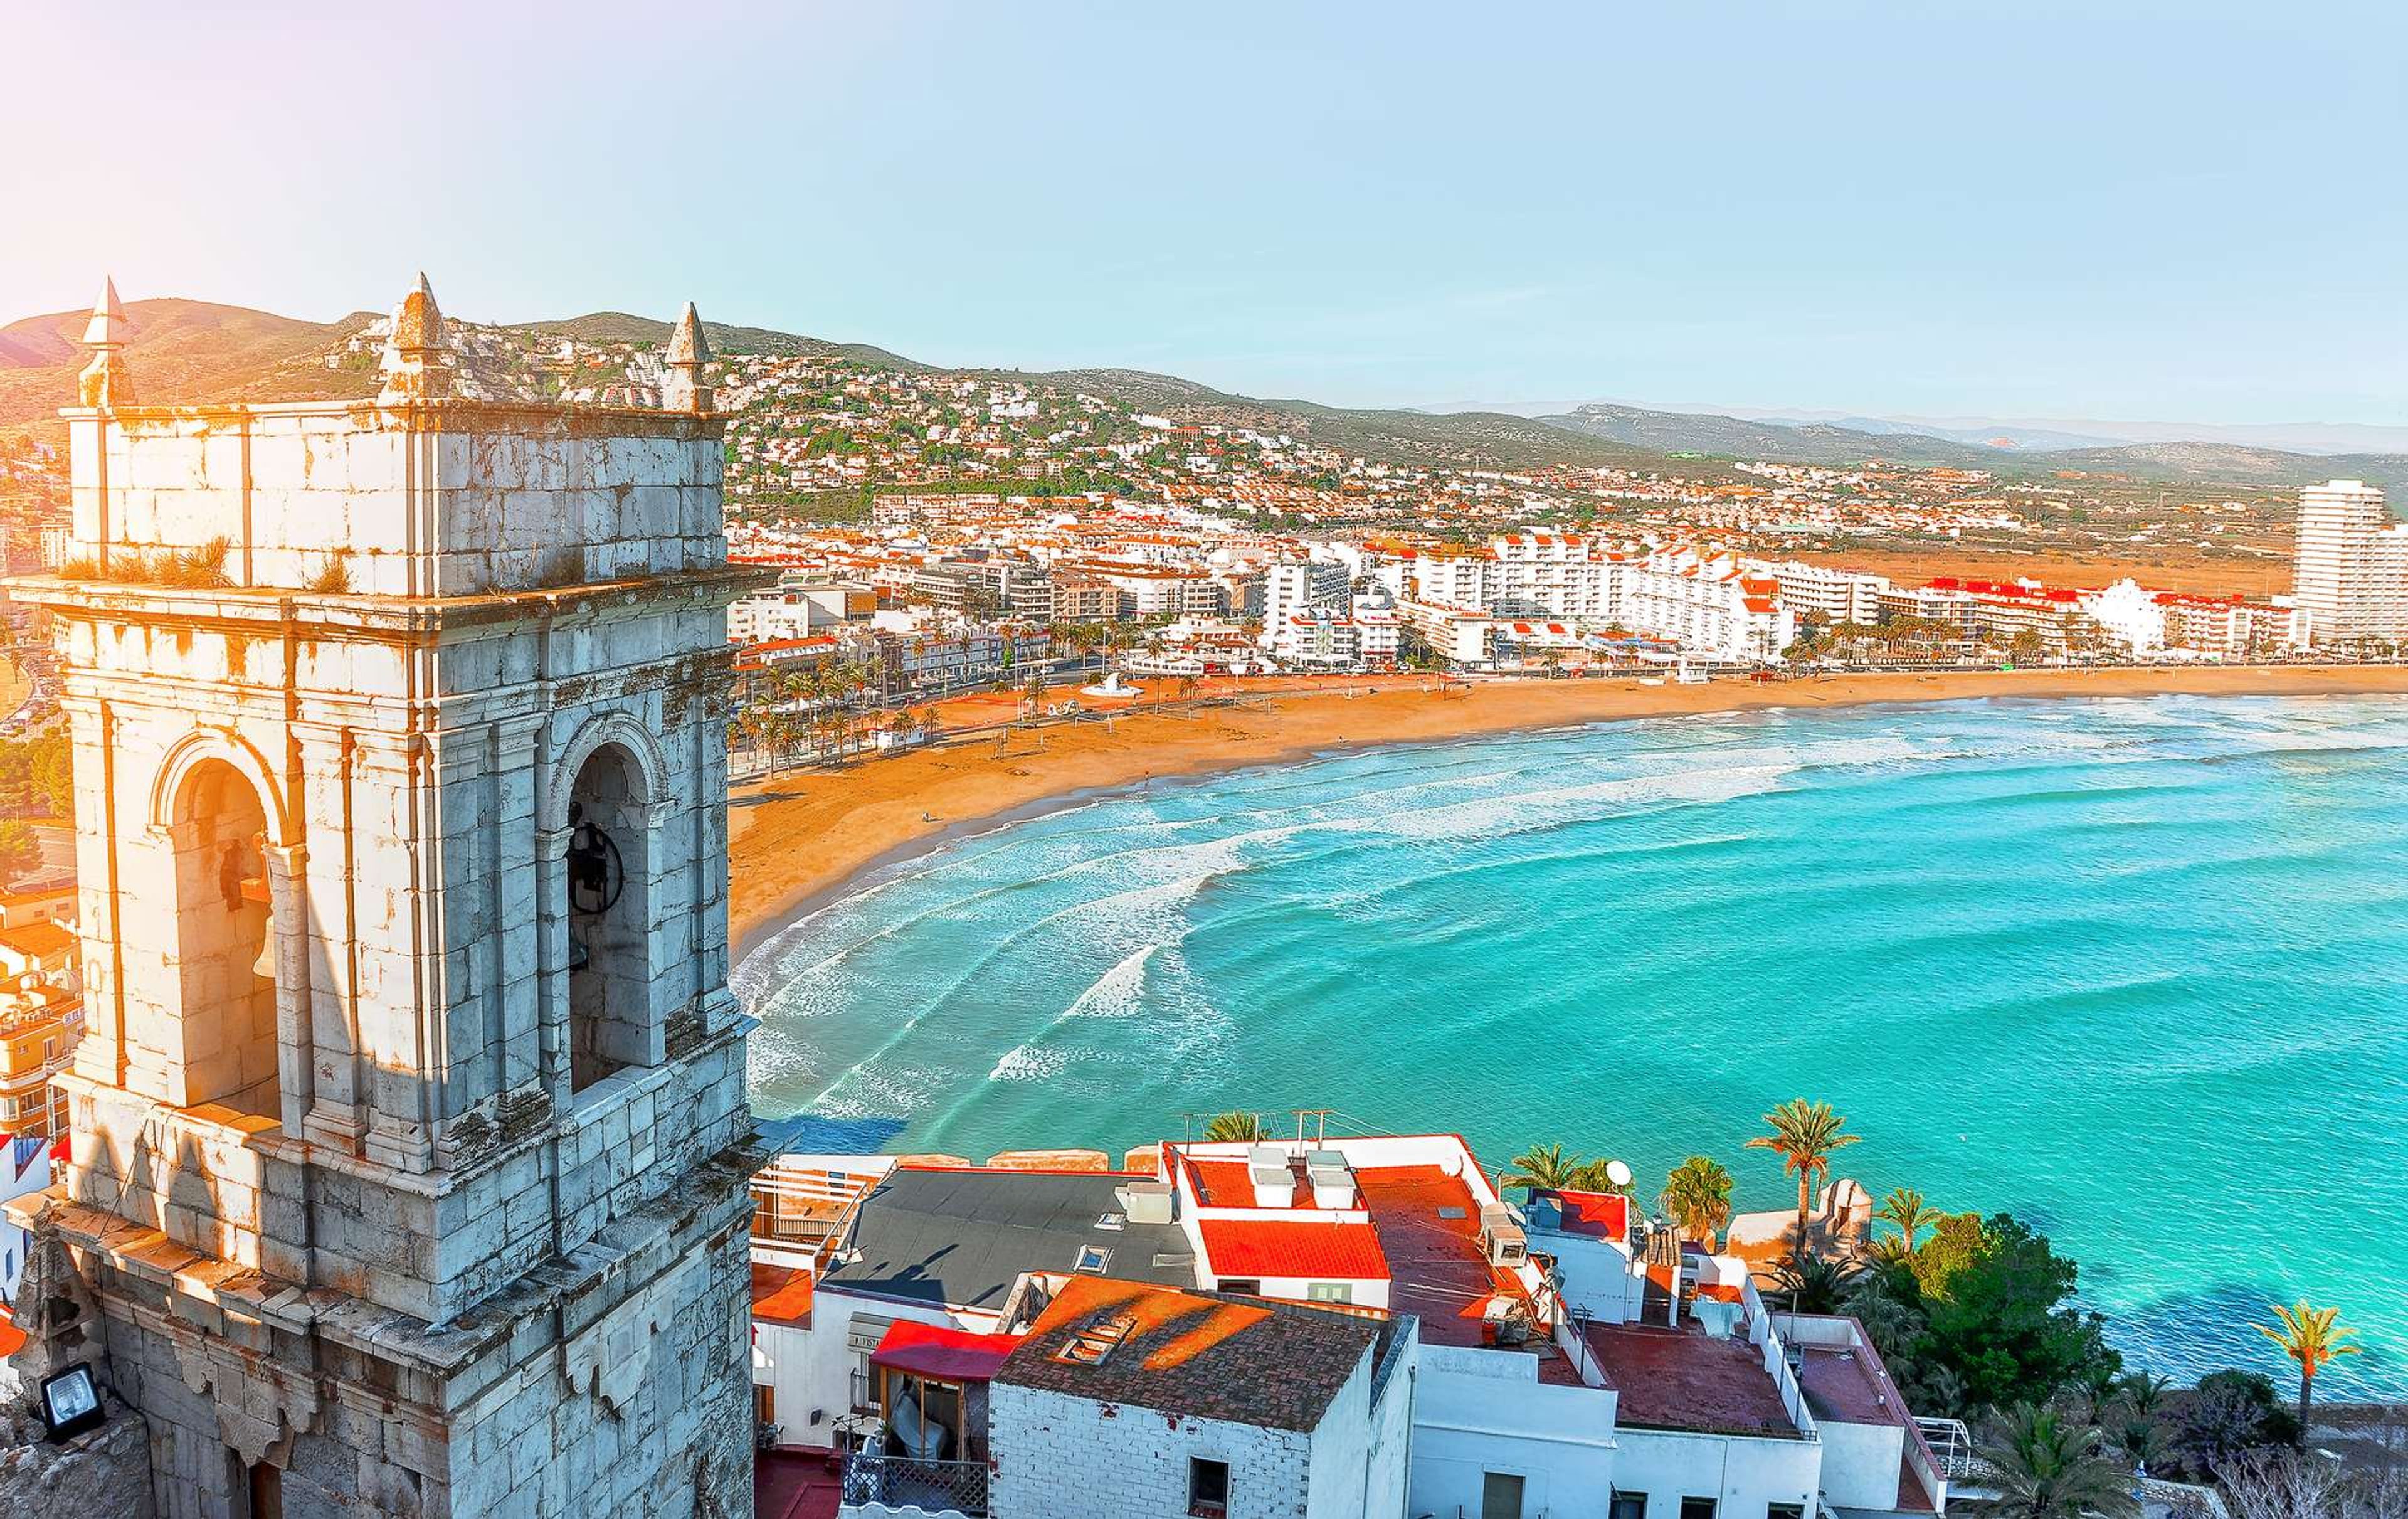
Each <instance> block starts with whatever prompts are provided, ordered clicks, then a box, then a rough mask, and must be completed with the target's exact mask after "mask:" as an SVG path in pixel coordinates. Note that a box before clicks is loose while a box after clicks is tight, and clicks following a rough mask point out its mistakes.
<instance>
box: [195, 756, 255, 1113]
mask: <svg viewBox="0 0 2408 1519" xmlns="http://www.w3.org/2000/svg"><path fill="white" fill-rule="evenodd" d="M170 816H171V818H172V820H173V821H172V822H171V823H170V824H169V825H168V829H167V834H168V838H169V840H170V843H171V847H172V848H173V850H174V853H175V862H176V897H175V901H176V955H177V965H178V969H179V978H178V981H179V991H180V993H181V997H180V999H179V1006H178V1007H177V1008H175V1009H173V1010H172V1011H173V1012H174V1014H175V1016H176V1019H177V1023H178V1025H179V1027H180V1029H181V1031H182V1037H183V1048H182V1050H181V1051H180V1052H178V1053H179V1054H180V1057H181V1062H182V1068H183V1076H184V1081H183V1089H184V1090H183V1095H184V1099H185V1101H186V1102H187V1103H189V1104H193V1105H197V1104H200V1103H205V1102H215V1103H222V1104H223V1105H224V1106H226V1107H228V1108H232V1109H234V1110H235V1111H237V1112H244V1113H255V1114H262V1115H265V1116H266V1117H270V1118H275V1117H280V1116H281V1112H280V1109H281V1100H280V1094H279V1089H278V1084H277V997H276V969H277V965H276V924H275V922H274V914H273V912H272V910H271V909H270V904H269V901H268V890H267V819H266V814H265V810H263V809H262V807H261V805H260V799H259V795H258V793H257V792H255V791H253V790H252V789H251V781H249V779H247V778H246V777H245V776H244V775H243V774H242V772H241V771H239V770H237V769H236V768H235V767H233V766H231V765H229V764H227V763H226V762H225V761H223V760H215V759H213V760H206V761H204V762H202V763H201V764H199V765H196V766H194V767H193V769H192V771H191V773H190V774H188V775H187V776H186V777H185V778H184V781H183V784H182V786H181V788H180V789H179V792H178V794H177V796H176V799H175V808H174V811H173V812H172V813H171V814H170Z"/></svg>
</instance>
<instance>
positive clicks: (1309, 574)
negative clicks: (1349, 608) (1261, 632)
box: [1263, 559, 1350, 628]
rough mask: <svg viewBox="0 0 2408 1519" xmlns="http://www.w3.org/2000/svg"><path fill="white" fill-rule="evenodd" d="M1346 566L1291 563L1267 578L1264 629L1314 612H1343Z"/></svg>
mask: <svg viewBox="0 0 2408 1519" xmlns="http://www.w3.org/2000/svg"><path fill="white" fill-rule="evenodd" d="M1349 580H1350V577H1349V576H1348V575H1347V572H1346V566H1344V565H1341V564H1338V563H1336V562H1334V561H1330V560H1324V559H1288V560H1283V561H1282V562H1280V563H1279V564H1276V565H1273V566H1270V568H1269V569H1268V570H1267V571H1265V572H1264V576H1263V625H1264V626H1265V627H1266V628H1272V627H1277V626H1279V625H1281V624H1282V623H1285V622H1287V621H1288V620H1289V619H1290V618H1293V617H1296V616H1297V615H1298V614H1300V613H1303V612H1306V611H1310V610H1312V609H1314V608H1325V609H1326V608H1343V607H1344V606H1345V605H1346V588H1347V585H1348V582H1349Z"/></svg>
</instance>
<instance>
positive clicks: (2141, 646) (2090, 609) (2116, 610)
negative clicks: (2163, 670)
mask: <svg viewBox="0 0 2408 1519" xmlns="http://www.w3.org/2000/svg"><path fill="white" fill-rule="evenodd" d="M2082 609H2083V610H2084V611H2085V612H2087V613H2088V614H2089V615H2090V619H2091V621H2093V622H2095V623H2098V624H2099V631H2100V633H2101V634H2102V635H2104V636H2105V637H2106V638H2107V639H2108V641H2110V642H2112V643H2114V644H2117V645H2120V646H2121V647H2122V648H2123V649H2124V651H2125V652H2128V653H2131V654H2135V655H2139V656H2141V657H2143V658H2146V657H2147V656H2149V655H2151V654H2155V653H2158V652H2162V651H2163V650H2164V649H2165V646H2166V609H2165V607H2164V605H2163V604H2162V603H2161V602H2159V601H2158V599H2157V594H2156V593H2155V592H2152V591H2143V590H2142V589H2141V586H2140V582H2138V581H2137V580H2131V579H2129V578H2127V579H2124V580H2117V581H2116V582H2115V583H2114V584H2113V585H2111V586H2109V587H2107V588H2106V589H2105V590H2103V591H2088V592H2085V593H2084V594H2083V597H2082Z"/></svg>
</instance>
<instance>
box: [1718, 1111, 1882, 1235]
mask: <svg viewBox="0 0 2408 1519" xmlns="http://www.w3.org/2000/svg"><path fill="white" fill-rule="evenodd" d="M1764 1122H1765V1123H1766V1125H1769V1126H1770V1128H1771V1130H1772V1132H1771V1133H1770V1134H1759V1135H1757V1136H1756V1138H1755V1139H1750V1140H1748V1141H1747V1148H1749V1149H1750V1150H1770V1151H1773V1152H1775V1153H1776V1154H1779V1155H1780V1156H1781V1161H1782V1165H1783V1167H1784V1168H1785V1169H1787V1170H1788V1171H1789V1173H1790V1174H1791V1175H1793V1176H1795V1177H1797V1178H1798V1248H1799V1250H1801V1251H1802V1250H1804V1249H1805V1248H1806V1202H1807V1198H1808V1197H1809V1196H1810V1191H1811V1189H1812V1188H1813V1184H1814V1182H1815V1181H1816V1180H1817V1179H1819V1178H1821V1177H1824V1176H1828V1175H1829V1174H1830V1170H1831V1153H1832V1152H1833V1151H1835V1150H1844V1149H1846V1148H1847V1147H1848V1146H1849V1145H1852V1144H1854V1143H1856V1141H1857V1140H1858V1139H1862V1138H1864V1136H1863V1135H1860V1134H1843V1133H1842V1132H1841V1130H1842V1128H1843V1127H1844V1126H1845V1125H1846V1124H1847V1122H1848V1121H1847V1120H1846V1119H1844V1118H1842V1117H1841V1116H1840V1115H1839V1114H1838V1113H1835V1112H1833V1111H1831V1105H1830V1104H1829V1103H1828V1102H1809V1101H1807V1100H1806V1099H1805V1098H1804V1097H1791V1098H1790V1099H1789V1100H1788V1101H1787V1102H1785V1103H1783V1104H1782V1105H1781V1106H1780V1107H1778V1108H1775V1109H1773V1110H1772V1111H1770V1112H1769V1113H1766V1114H1765V1115H1764Z"/></svg>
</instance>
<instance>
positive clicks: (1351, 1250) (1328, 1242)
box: [1197, 1218, 1388, 1282]
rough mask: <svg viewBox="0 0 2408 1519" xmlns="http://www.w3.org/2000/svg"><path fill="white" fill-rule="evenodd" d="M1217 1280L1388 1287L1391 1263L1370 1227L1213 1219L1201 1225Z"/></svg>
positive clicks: (1282, 1219) (1202, 1221) (1291, 1221)
mask: <svg viewBox="0 0 2408 1519" xmlns="http://www.w3.org/2000/svg"><path fill="white" fill-rule="evenodd" d="M1197 1228H1199V1229H1200V1230H1202V1231H1203V1235H1204V1254H1205V1258H1206V1259H1207V1260H1209V1261H1210V1262H1211V1268H1212V1273H1213V1274H1214V1275H1215V1276H1246V1277H1311V1278H1313V1279H1315V1280H1318V1281H1346V1282H1372V1281H1377V1282H1384V1281H1386V1280H1387V1278H1388V1258H1387V1256H1385V1255H1383V1254H1381V1252H1380V1236H1379V1232H1378V1231H1377V1230H1375V1229H1374V1228H1372V1227H1371V1225H1369V1224H1347V1223H1340V1222H1328V1223H1324V1222H1322V1221H1320V1220H1318V1219H1286V1218H1265V1219H1254V1218H1242V1219H1239V1218H1208V1219H1203V1220H1201V1221H1199V1222H1198V1224H1197Z"/></svg>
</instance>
